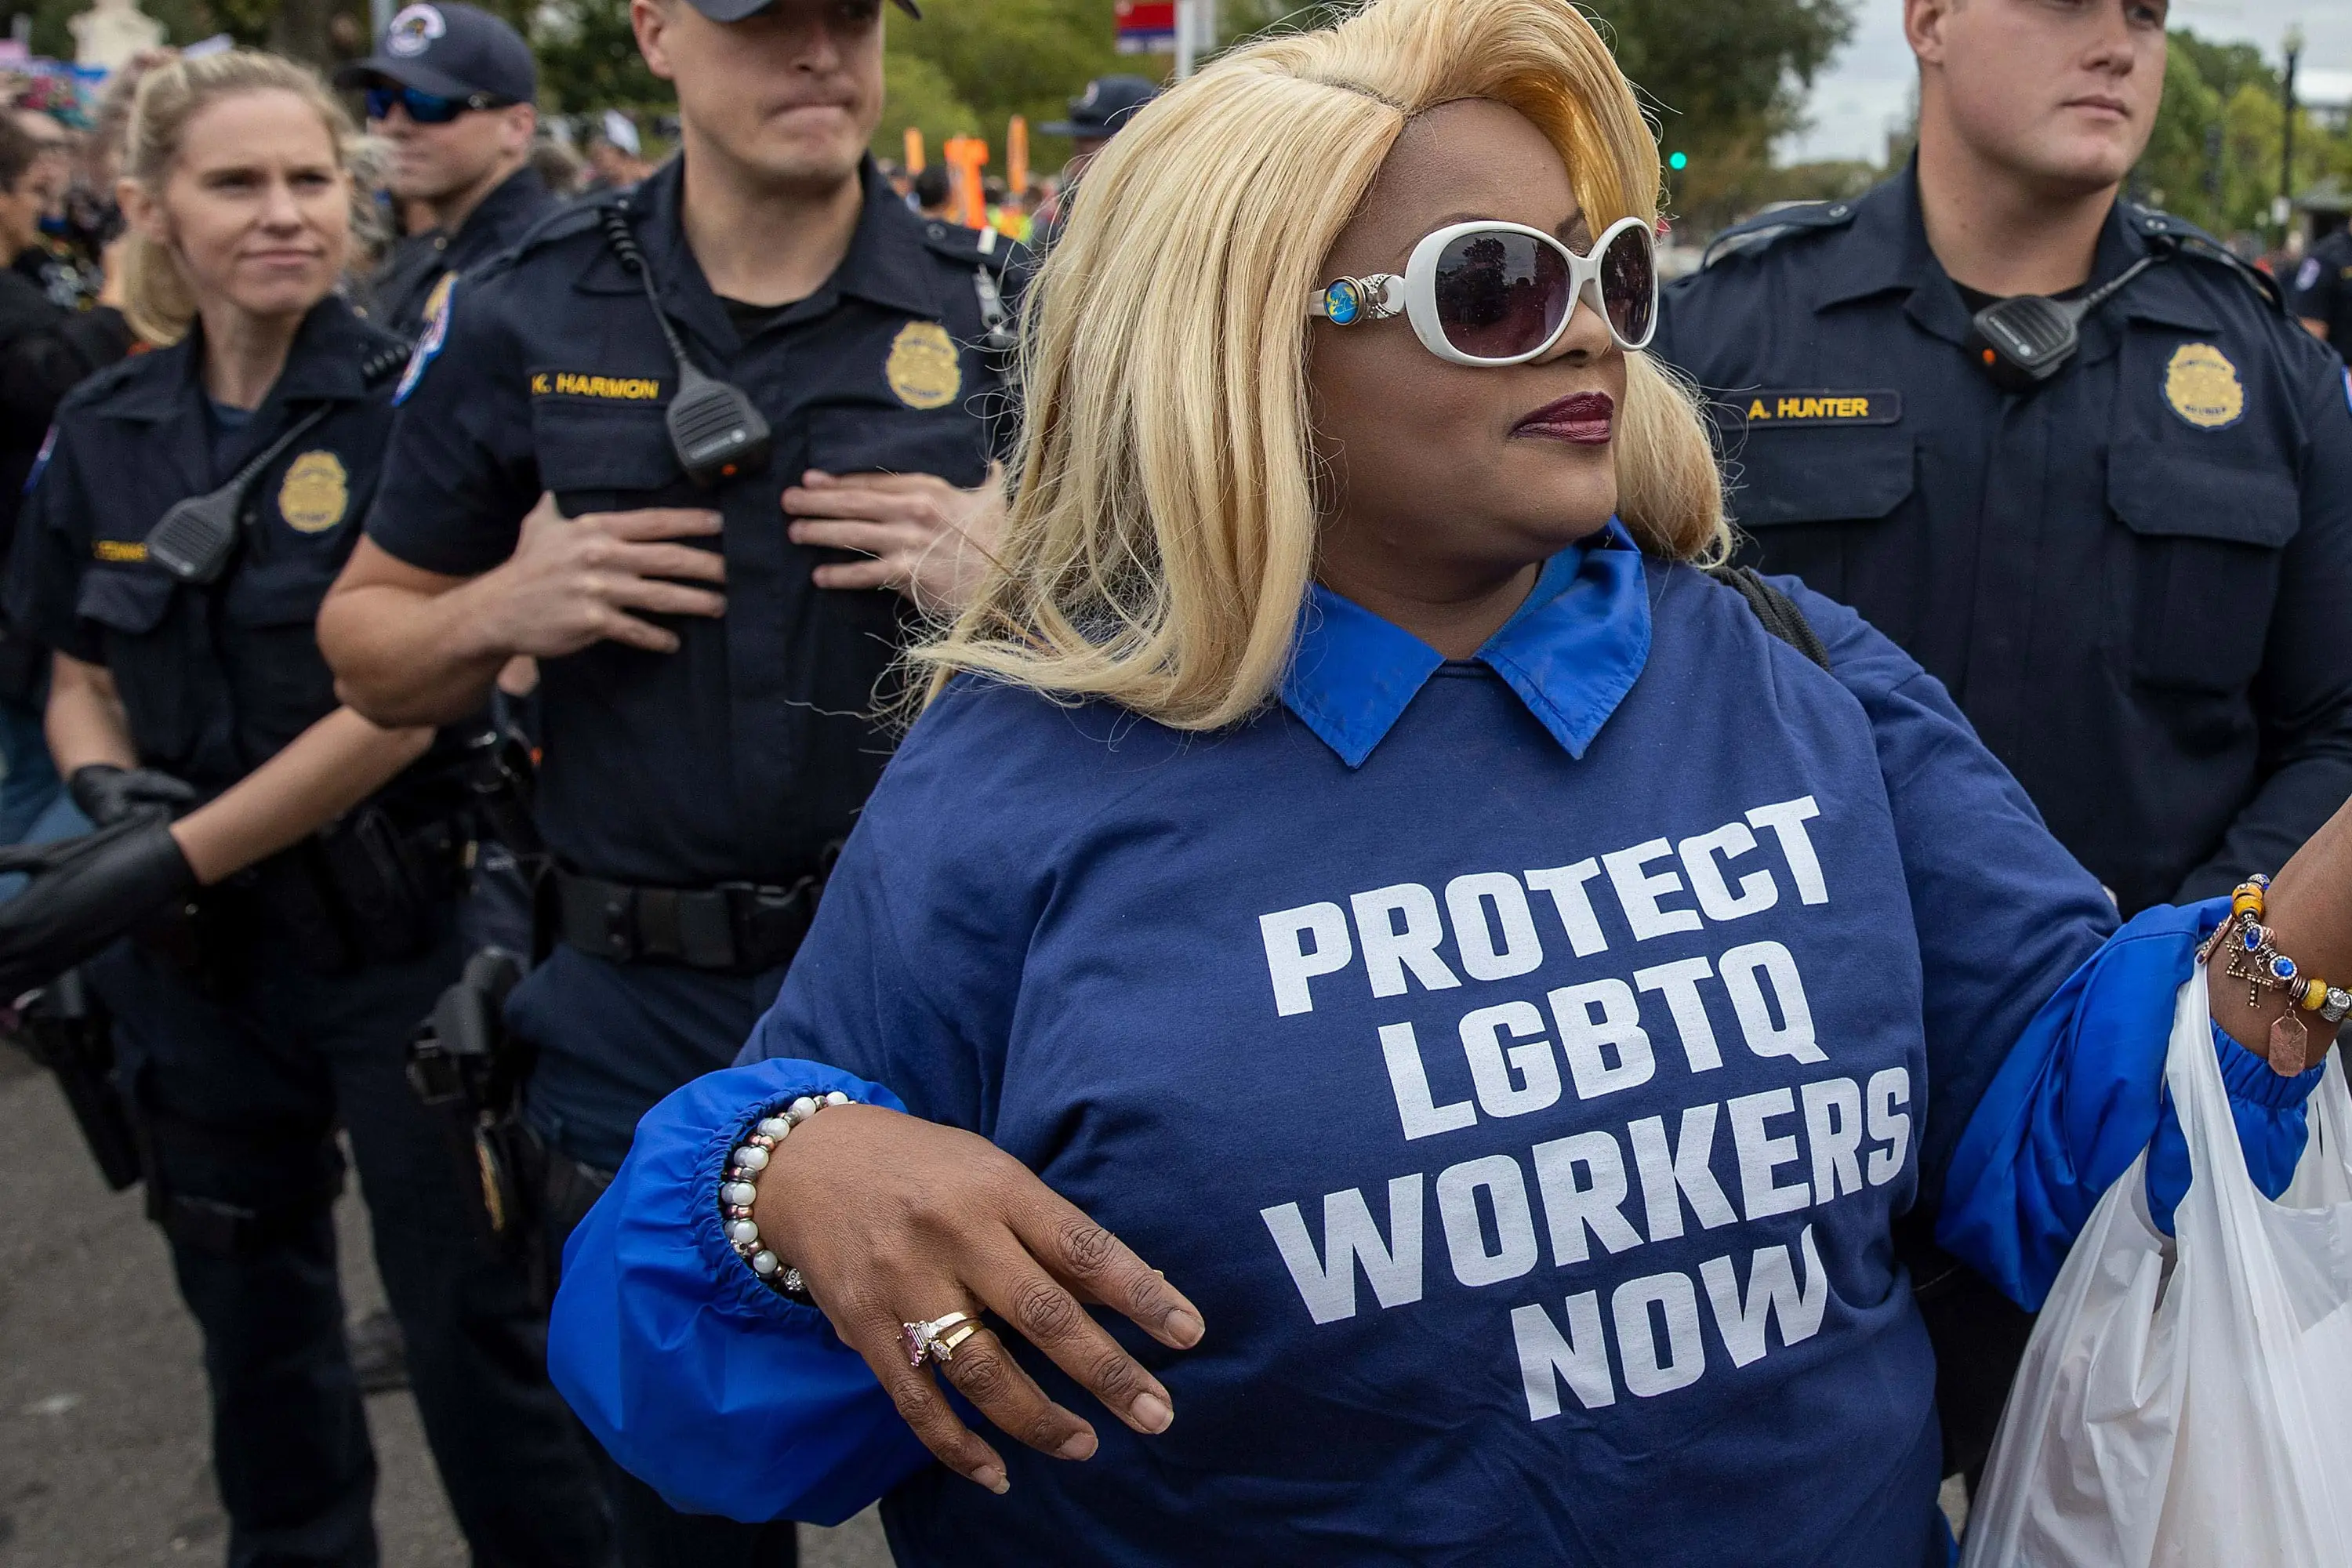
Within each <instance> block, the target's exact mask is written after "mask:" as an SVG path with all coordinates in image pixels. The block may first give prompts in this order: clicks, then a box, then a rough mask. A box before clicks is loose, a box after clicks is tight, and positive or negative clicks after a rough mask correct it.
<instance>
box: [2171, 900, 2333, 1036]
mask: <svg viewBox="0 0 2352 1568" xmlns="http://www.w3.org/2000/svg"><path fill="white" fill-rule="evenodd" d="M2270 885H2271V879H2269V878H2268V877H2263V876H2255V877H2252V878H2250V879H2247V880H2246V881H2243V882H2241V883H2239V884H2238V886H2237V889H2236V890H2235V891H2233V892H2232V893H2231V895H2230V918H2229V919H2228V920H2226V921H2222V922H2221V930H2219V931H2215V932H2214V933H2213V936H2212V940H2211V941H2210V942H2208V943H2207V944H2206V947H2205V951H2204V952H2203V954H2201V956H2202V957H2203V958H2204V959H2205V960H2206V962H2207V963H2210V962H2212V958H2213V955H2214V953H2215V952H2221V951H2223V950H2225V949H2226V950H2227V952H2229V955H2230V958H2229V966H2228V967H2227V968H2226V969H2224V970H2223V971H2222V973H2225V974H2227V975H2228V976H2229V977H2230V978H2231V979H2232V980H2242V981H2244V982H2245V983H2246V1005H2247V1006H2249V1007H2252V1006H2255V1005H2259V1003H2260V1002H2261V1000H2262V993H2263V992H2264V991H2276V992H2281V993H2283V994H2285V996H2286V997H2287V999H2288V1001H2289V1002H2290V1003H2292V1004H2293V1005H2291V1006H2290V1007H2289V1008H2288V1009H2287V1011H2285V1012H2284V1013H2282V1014H2281V1015H2279V1017H2278V1020H2277V1021H2276V1022H2275V1023H2273V1024H2272V1025H2271V1038H2270V1052H2269V1055H2270V1063H2271V1070H2272V1071H2273V1072H2275V1073H2279V1074H2282V1075H2284V1076H2288V1077H2292V1076H2293V1075H2294V1074H2296V1073H2299V1072H2301V1071H2303V1070H2304V1062H2305V1051H2306V1050H2307V1049H2308V1047H2309V1039H2310V1035H2309V1031H2308V1030H2307V1029H2306V1028H2305V1025H2304V1021H2303V1019H2302V1018H2300V1017H2298V1016H2296V1015H2297V1014H2298V1013H2316V1014H2318V1015H2319V1016H2320V1017H2321V1018H2322V1019H2323V1020H2324V1021H2326V1023H2329V1024H2340V1023H2342V1022H2343V1021H2344V1016H2345V1014H2347V1013H2352V991H2346V990H2344V989H2343V988H2342V987H2340V986H2336V985H2330V984H2328V983H2327V982H2326V981H2325V980H2322V979H2320V978H2319V977H2318V976H2317V975H2311V974H2305V973H2303V971H2302V969H2301V968H2300V967H2298V966H2297V965H2296V963H2295V962H2294V959H2292V958H2289V957H2288V956H2287V955H2286V954H2285V953H2283V952H2280V951H2279V950H2278V944H2277V943H2276V942H2273V940H2272V937H2271V928H2270V927H2268V926H2266V925H2264V924H2263V909H2264V900H2265V892H2266V889H2268V888H2269V887H2270Z"/></svg>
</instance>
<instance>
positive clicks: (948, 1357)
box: [931, 1323, 980, 1363]
mask: <svg viewBox="0 0 2352 1568" xmlns="http://www.w3.org/2000/svg"><path fill="white" fill-rule="evenodd" d="M978 1332H980V1325H979V1324H978V1323H959V1324H957V1325H956V1327H955V1329H954V1330H953V1331H950V1332H949V1333H947V1334H945V1335H942V1336H941V1337H940V1338H939V1339H937V1340H934V1341H932V1342H931V1353H932V1354H933V1355H935V1356H937V1357H939V1358H940V1361H941V1362H942V1363H946V1362H951V1361H953V1360H955V1353H956V1347H957V1346H958V1345H960V1344H961V1343H963V1342H964V1341H966V1340H968V1339H970V1338H971V1336H972V1335H974V1334H976V1333H978Z"/></svg>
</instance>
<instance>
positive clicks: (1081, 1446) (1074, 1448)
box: [1054, 1431, 1102, 1459]
mask: <svg viewBox="0 0 2352 1568" xmlns="http://www.w3.org/2000/svg"><path fill="white" fill-rule="evenodd" d="M1101 1446H1102V1445H1101V1444H1100V1443H1099V1442H1097V1440H1096V1438H1095V1435H1094V1434H1093V1433H1091V1432H1083V1431H1081V1432H1073V1433H1071V1434H1070V1435H1069V1436H1066V1437H1065V1438H1063V1439H1062V1446H1061V1447H1058V1448H1056V1449H1055V1450H1054V1452H1055V1453H1056V1454H1059V1455H1060V1456H1061V1457H1062V1458H1066V1459H1091V1458H1094V1457H1095V1450H1096V1449H1097V1448H1098V1447H1101Z"/></svg>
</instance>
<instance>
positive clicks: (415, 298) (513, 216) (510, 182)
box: [369, 164, 558, 342]
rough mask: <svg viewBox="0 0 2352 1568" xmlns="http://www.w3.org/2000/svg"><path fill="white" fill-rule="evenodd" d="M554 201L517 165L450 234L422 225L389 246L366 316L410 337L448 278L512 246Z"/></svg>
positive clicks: (543, 183)
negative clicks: (371, 303)
mask: <svg viewBox="0 0 2352 1568" xmlns="http://www.w3.org/2000/svg"><path fill="white" fill-rule="evenodd" d="M557 205H558V203H557V201H556V198H555V197H554V196H553V195H551V194H550V193H549V191H548V188H547V182H546V181H544V180H542V179H541V178H540V176H539V171H538V170H536V169H534V168H532V167H530V165H529V164H525V165H524V166H523V167H521V168H520V169H517V170H516V171H515V172H514V173H513V174H509V175H508V176H507V177H506V178H505V179H504V180H502V181H500V182H499V184H498V185H497V187H496V188H494V189H493V190H492V191H491V192H490V194H489V195H487V196H484V197H483V198H482V201H481V205H479V206H477V207H476V208H475V209H474V210H473V211H472V212H470V213H467V215H466V221H465V222H463V223H461V224H459V225H458V226H457V232H456V233H455V234H446V233H444V232H443V231H441V230H440V229H437V228H436V229H428V230H426V231H425V233H422V234H412V235H410V236H408V237H406V238H404V239H403V240H402V241H401V242H400V243H399V244H398V245H396V246H395V247H393V252H392V255H391V256H390V257H388V258H385V261H384V264H383V270H382V271H381V272H379V273H378V274H377V275H376V278H375V280H374V283H373V289H372V292H373V295H374V302H373V306H372V307H371V309H370V310H369V314H370V316H371V317H372V318H373V320H375V321H378V322H380V323H382V324H383V326H384V327H386V328H388V329H389V330H391V331H395V332H398V333H399V334H400V335H401V336H402V337H404V338H407V339H409V340H411V341H412V342H413V341H415V338H416V336H417V335H418V334H419V333H421V332H422V331H424V330H425V322H426V321H429V320H431V319H432V317H433V316H434V314H435V313H436V310H437V308H438V307H439V305H440V302H441V300H440V296H441V294H442V292H443V291H444V290H445V289H446V288H447V287H448V286H449V284H450V283H451V282H452V280H454V279H457V277H458V276H459V275H461V274H463V273H467V272H471V271H474V270H476V269H477V268H480V267H482V266H484V265H486V264H487V263H488V262H489V261H490V260H492V259H493V258H496V257H498V256H499V255H500V254H501V253H503V252H505V251H508V250H510V249H512V248H513V247H515V246H516V245H517V244H519V243H520V241H521V239H522V237H523V236H524V235H526V234H529V233H530V230H531V228H532V227H533V226H535V225H537V224H538V223H539V221H540V220H541V218H544V217H545V216H547V215H548V214H549V213H550V212H551V211H553V210H554V209H555V207H556V206H557Z"/></svg>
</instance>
